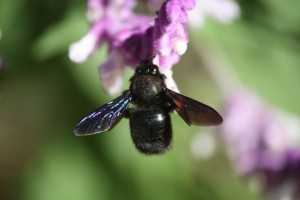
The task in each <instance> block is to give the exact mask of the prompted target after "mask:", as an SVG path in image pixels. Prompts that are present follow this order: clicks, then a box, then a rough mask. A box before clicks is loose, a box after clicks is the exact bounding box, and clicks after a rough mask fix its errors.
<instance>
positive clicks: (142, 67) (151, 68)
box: [135, 60, 160, 75]
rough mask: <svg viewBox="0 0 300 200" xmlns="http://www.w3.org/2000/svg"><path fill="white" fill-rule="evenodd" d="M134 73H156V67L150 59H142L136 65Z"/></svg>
mask: <svg viewBox="0 0 300 200" xmlns="http://www.w3.org/2000/svg"><path fill="white" fill-rule="evenodd" d="M135 73H137V74H138V75H158V74H160V72H159V70H158V67H157V66H156V65H154V64H153V62H152V60H144V61H141V63H140V64H139V65H138V66H137V67H136V70H135Z"/></svg>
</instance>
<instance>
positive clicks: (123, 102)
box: [74, 91, 131, 136]
mask: <svg viewBox="0 0 300 200" xmlns="http://www.w3.org/2000/svg"><path fill="white" fill-rule="evenodd" d="M130 102H131V94H130V92H129V91H126V92H124V93H123V94H122V95H121V96H119V97H118V98H116V99H114V100H112V101H110V102H108V103H107V104H104V105H103V106H101V107H100V108H98V109H96V110H95V111H93V112H91V113H89V114H88V115H87V116H86V117H84V118H82V119H81V120H80V122H79V123H78V124H77V125H76V127H75V128H74V133H75V134H76V135H78V136H82V135H92V134H96V133H100V132H103V131H107V130H110V129H112V128H113V127H114V126H115V125H116V124H117V123H118V122H119V121H120V120H121V119H122V117H123V116H124V114H125V112H126V110H127V109H128V106H129V104H130Z"/></svg>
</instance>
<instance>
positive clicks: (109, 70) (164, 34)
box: [69, 0, 196, 94]
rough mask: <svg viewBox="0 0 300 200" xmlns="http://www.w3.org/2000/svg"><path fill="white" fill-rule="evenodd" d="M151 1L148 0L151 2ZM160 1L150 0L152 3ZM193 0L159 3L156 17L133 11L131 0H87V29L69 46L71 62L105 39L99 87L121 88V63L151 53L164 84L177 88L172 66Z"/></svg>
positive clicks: (132, 64)
mask: <svg viewBox="0 0 300 200" xmlns="http://www.w3.org/2000/svg"><path fill="white" fill-rule="evenodd" d="M151 2H152V1H148V2H147V3H148V4H151ZM157 3H162V2H161V1H160V2H159V1H158V0H157V1H153V2H152V5H154V4H157ZM195 4H196V3H195V1H194V0H188V1H184V0H168V1H165V2H164V3H162V4H161V7H160V9H159V11H157V17H156V18H155V17H152V16H146V15H141V14H135V13H133V8H134V6H135V5H136V1H135V0H111V1H106V0H88V11H87V16H88V19H89V21H90V22H92V27H91V29H90V31H88V33H87V34H86V36H84V37H83V38H82V39H81V40H79V41H78V42H76V43H74V44H72V45H71V46H70V49H69V57H70V59H71V60H72V61H73V62H76V63H82V62H84V61H85V60H86V59H87V58H88V57H89V56H91V55H92V54H93V53H94V52H95V51H96V50H97V49H98V48H99V47H100V46H101V44H103V42H107V43H108V59H107V60H106V61H105V62H104V63H103V64H101V65H100V66H99V70H98V71H99V73H100V77H101V79H102V82H103V89H104V90H105V91H106V92H108V93H110V94H114V93H117V92H119V91H120V89H121V80H122V75H123V71H124V68H125V66H129V67H135V66H136V65H137V64H138V63H139V60H138V59H137V57H138V58H140V59H149V58H151V57H153V56H154V55H155V58H154V60H153V62H154V63H155V64H156V65H158V67H159V68H160V70H161V71H162V73H164V72H165V73H166V74H167V77H168V78H167V79H168V80H167V81H166V82H167V83H168V87H170V88H173V89H174V90H176V91H178V89H177V86H176V84H175V81H174V80H173V79H172V76H171V75H172V71H171V68H172V66H173V65H174V64H175V63H177V62H178V61H179V59H180V55H182V54H184V53H185V51H186V49H187V43H188V35H187V31H186V28H185V26H184V23H185V22H186V21H187V16H188V14H187V11H188V10H191V9H192V8H193V7H195Z"/></svg>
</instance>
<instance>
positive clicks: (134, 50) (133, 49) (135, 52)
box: [132, 46, 143, 62]
mask: <svg viewBox="0 0 300 200" xmlns="http://www.w3.org/2000/svg"><path fill="white" fill-rule="evenodd" d="M132 51H133V52H134V55H135V57H136V58H137V59H138V60H139V61H140V62H143V60H142V59H141V58H140V57H139V56H138V54H137V51H136V49H135V46H133V47H132Z"/></svg>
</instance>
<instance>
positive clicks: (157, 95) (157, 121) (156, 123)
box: [74, 60, 223, 154]
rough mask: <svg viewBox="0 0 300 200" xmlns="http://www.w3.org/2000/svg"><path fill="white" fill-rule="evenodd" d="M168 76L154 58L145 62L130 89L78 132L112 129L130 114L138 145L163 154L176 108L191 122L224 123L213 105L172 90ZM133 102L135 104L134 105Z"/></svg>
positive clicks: (83, 121) (93, 115) (83, 122)
mask: <svg viewBox="0 0 300 200" xmlns="http://www.w3.org/2000/svg"><path fill="white" fill-rule="evenodd" d="M165 78H166V77H165V76H164V75H163V74H161V73H160V72H159V70H158V67H157V66H156V65H154V64H153V63H152V60H145V61H141V63H140V64H139V65H138V66H137V67H136V70H135V74H134V75H133V76H132V77H131V79H130V81H131V85H130V88H129V90H126V91H124V92H123V94H122V95H121V96H119V97H118V98H116V99H114V100H112V101H110V102H108V103H107V104H104V105H103V106H101V107H100V108H98V109H96V110H95V111H93V112H91V113H90V114H88V115H87V116H86V117H84V118H83V119H81V120H80V122H79V123H78V124H77V125H76V127H75V129H74V132H75V134H76V135H78V136H83V135H92V134H96V133H101V132H103V131H108V130H111V129H112V128H113V127H114V126H115V125H116V124H117V123H118V122H119V121H120V120H121V119H122V118H123V117H126V118H129V121H130V132H131V137H132V140H133V143H134V144H135V146H136V148H137V149H138V150H139V151H141V152H142V153H145V154H160V153H163V152H165V151H166V150H168V148H169V146H170V143H171V140H172V126H171V120H170V115H169V113H170V112H171V111H173V110H175V111H176V112H177V113H178V114H179V115H180V116H181V118H182V119H183V120H184V121H185V122H186V123H187V124H188V125H192V124H193V125H200V126H201V125H203V126H211V125H219V124H221V123H222V122H223V119H222V117H221V116H220V115H219V113H218V112H217V111H215V110H214V109H213V108H211V107H209V106H207V105H205V104H203V103H200V102H198V101H196V100H194V99H191V98H189V97H186V96H183V95H181V94H178V93H176V92H174V91H172V90H169V89H168V88H167V87H166V84H165ZM130 103H132V104H134V105H135V106H134V107H131V108H130V107H129V104H130Z"/></svg>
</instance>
